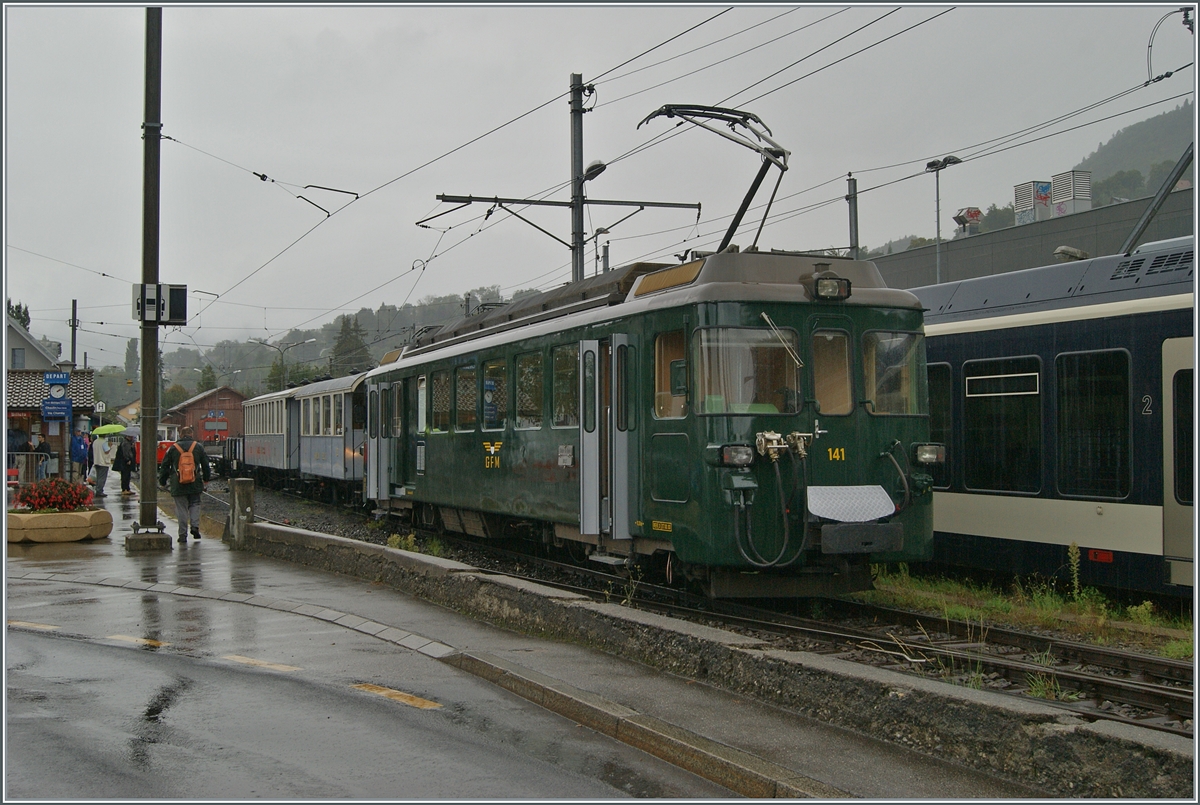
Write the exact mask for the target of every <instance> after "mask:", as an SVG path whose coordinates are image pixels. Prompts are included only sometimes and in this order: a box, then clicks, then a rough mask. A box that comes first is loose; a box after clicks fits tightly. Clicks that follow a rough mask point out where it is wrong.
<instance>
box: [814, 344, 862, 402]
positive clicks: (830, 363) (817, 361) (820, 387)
mask: <svg viewBox="0 0 1200 805" xmlns="http://www.w3.org/2000/svg"><path fill="white" fill-rule="evenodd" d="M812 364H813V369H812V372H813V396H815V397H816V398H817V410H818V411H819V412H820V413H822V414H824V415H826V416H830V415H836V414H848V413H850V412H851V411H852V410H853V409H854V398H853V395H852V389H853V385H852V384H851V382H850V337H849V336H848V335H847V334H846V333H844V332H842V331H840V330H817V331H816V332H814V333H813V337H812Z"/></svg>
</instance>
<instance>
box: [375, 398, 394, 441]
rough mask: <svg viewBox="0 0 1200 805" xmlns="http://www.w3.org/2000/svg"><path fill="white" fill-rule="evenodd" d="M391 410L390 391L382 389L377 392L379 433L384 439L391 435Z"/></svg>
mask: <svg viewBox="0 0 1200 805" xmlns="http://www.w3.org/2000/svg"><path fill="white" fill-rule="evenodd" d="M392 411H393V408H392V391H391V389H384V390H383V391H381V392H380V394H379V435H380V436H382V437H383V438H384V439H388V438H390V437H391V436H392ZM397 433H399V431H397Z"/></svg>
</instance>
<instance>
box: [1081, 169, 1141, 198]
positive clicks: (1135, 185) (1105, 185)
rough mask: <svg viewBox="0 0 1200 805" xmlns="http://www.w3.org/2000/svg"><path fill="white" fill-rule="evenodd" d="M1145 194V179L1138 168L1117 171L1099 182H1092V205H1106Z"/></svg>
mask: <svg viewBox="0 0 1200 805" xmlns="http://www.w3.org/2000/svg"><path fill="white" fill-rule="evenodd" d="M1144 195H1146V180H1145V179H1144V178H1143V177H1142V172H1141V171H1139V170H1129V171H1117V172H1116V173H1114V174H1113V175H1112V176H1109V177H1108V178H1107V179H1104V180H1103V181H1100V182H1093V183H1092V205H1093V206H1095V207H1106V206H1108V205H1109V204H1112V203H1113V202H1116V201H1129V200H1130V199H1134V198H1141V197H1142V196H1144Z"/></svg>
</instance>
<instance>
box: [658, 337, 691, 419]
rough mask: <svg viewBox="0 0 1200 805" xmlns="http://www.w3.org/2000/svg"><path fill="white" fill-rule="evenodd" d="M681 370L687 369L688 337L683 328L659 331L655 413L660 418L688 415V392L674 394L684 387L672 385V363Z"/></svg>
mask: <svg viewBox="0 0 1200 805" xmlns="http://www.w3.org/2000/svg"><path fill="white" fill-rule="evenodd" d="M672 364H674V365H675V373H676V380H679V379H680V378H679V377H678V375H679V372H681V371H686V366H687V337H686V336H685V335H684V332H683V330H672V331H671V332H669V333H659V334H658V336H657V337H656V338H655V339H654V415H655V416H656V417H658V418H659V419H679V418H681V417H685V416H687V394H686V393H685V394H673V393H672V392H674V391H681V390H682V389H680V388H678V387H676V388H672V387H671V365H672Z"/></svg>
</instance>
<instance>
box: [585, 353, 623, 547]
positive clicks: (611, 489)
mask: <svg viewBox="0 0 1200 805" xmlns="http://www.w3.org/2000/svg"><path fill="white" fill-rule="evenodd" d="M614 350H615V354H616V360H614V359H613V356H614ZM628 350H629V337H628V336H627V335H624V334H620V335H614V336H612V337H611V338H605V339H601V340H597V341H581V342H579V405H580V409H581V410H580V412H579V413H580V416H579V450H580V462H579V484H580V489H579V509H580V511H579V530H580V532H581V533H583V534H591V535H600V534H603V535H606V536H608V537H610V538H612V539H629V538H630V534H629V416H630V412H629V407H628V402H627V400H628V389H627V388H626V379H627V377H628V375H629V372H628V370H627V366H628V362H629V360H628Z"/></svg>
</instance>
